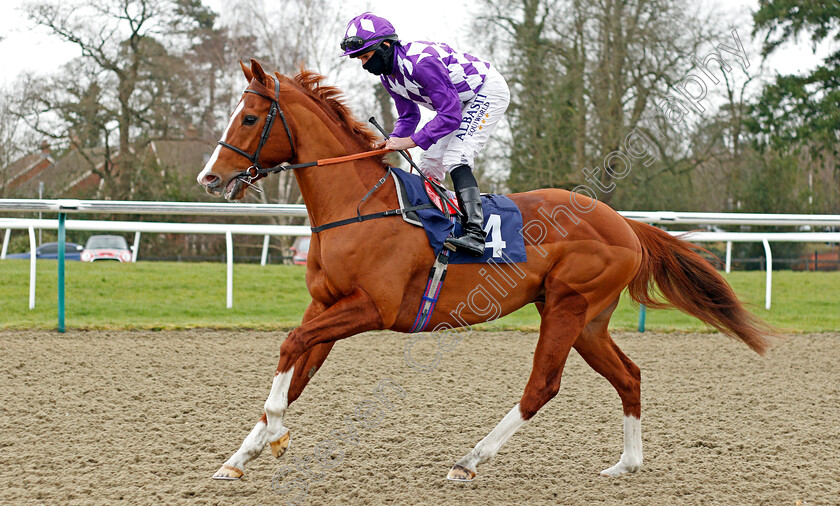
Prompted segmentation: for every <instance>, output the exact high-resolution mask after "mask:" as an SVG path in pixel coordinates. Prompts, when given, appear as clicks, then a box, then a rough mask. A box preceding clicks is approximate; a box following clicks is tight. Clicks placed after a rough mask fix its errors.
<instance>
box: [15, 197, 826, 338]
mask: <svg viewBox="0 0 840 506" xmlns="http://www.w3.org/2000/svg"><path fill="white" fill-rule="evenodd" d="M3 211H6V212H48V213H58V220H22V219H3V218H0V228H5V229H6V234H5V236H4V239H3V248H2V252H0V258H3V257H5V254H6V248H7V245H8V240H9V233H10V231H11V229H26V230H28V231H29V239H30V245H31V250H32V254H31V255H30V262H31V264H30V265H31V267H30V308H34V304H35V255H34V251H35V246H36V244H35V234H34V230H35V229H36V228H49V229H57V230H58V238H59V262H58V263H59V265H58V277H59V279H58V290H59V294H58V295H59V297H58V299H59V325H58V329H59V331H61V332H63V331H64V232H65V229H67V228H69V229H72V230H108V231H119V232H134V233H135V248H134V259H135V260H136V254H137V247H136V246H137V242H138V241H139V237H140V233H141V232H147V233H190V234H193V233H207V234H222V233H223V234H225V238H226V245H227V307H228V308H231V307H233V242H232V236H233V234H250V235H264V236H265V241H264V243H263V261H262V263H263V265H264V264H265V255H266V251H267V244H268V237H269V236H271V235H309V233H310V232H309V227H295V226H282V225H245V224H241V225H233V224H230V225H227V224H226V225H216V224H200V223H188V224H187V223H151V222H118V221H89V220H73V221H70V222H67V221H66V214H68V213H98V214H158V215H161V214H166V215H172V214H177V215H215V216H220V215H221V216H307V212H306V207H305V206H303V205H292V204H209V203H207V204H205V203H195V202H135V201H116V200H107V201H100V200H36V199H0V212H3ZM620 214H621V215H622V216H624V217H626V218H631V219H634V220H637V221H641V222H645V223H655V224H698V225H699V224H705V225H765V226H773V225H775V226H811V227H813V226H840V215H801V214H750V213H681V212H668V211H656V212H636V211H625V212H620ZM670 233H671V234H673V235H681V234H685V232H670ZM686 239H688V240H690V241H692V242H726V272H729V271H730V267H731V253H732V243H733V242H761V243H762V244H763V245H764V251H765V254H766V256H767V279H766V293H765V307H766V308H767V309H770V302H771V293H772V271H773V266H772V263H773V261H772V258H773V257H772V251H771V249H770V244H769V243H770V242H838V243H840V232H766V233H764V232H757V233H746V232H692V233H690V234H689V235H688V236H687V237H686ZM643 322H644V312H642V313H640V329H641V328H643V325H644V323H643Z"/></svg>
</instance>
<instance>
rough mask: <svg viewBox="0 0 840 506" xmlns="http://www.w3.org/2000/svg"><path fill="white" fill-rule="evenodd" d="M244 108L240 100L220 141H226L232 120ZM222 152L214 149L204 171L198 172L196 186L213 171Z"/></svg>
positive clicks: (243, 102) (243, 101)
mask: <svg viewBox="0 0 840 506" xmlns="http://www.w3.org/2000/svg"><path fill="white" fill-rule="evenodd" d="M244 107H245V100H240V101H239V105H237V106H236V109H234V110H233V113H232V114H231V115H230V121H228V124H227V126H226V127H225V131H224V132H222V136H221V138H219V140H220V141H225V140H227V134H228V130H230V127H231V125H233V120H235V119H236V117H237V116H238V115H239V113H240V112H242V109H243V108H244ZM221 150H222V146H216V149H215V150H214V151H213V154H212V155H211V156H210V159H209V160H207V163H206V164H205V165H204V169H202V170H201V172H199V174H198V176H197V177H196V179H198V184H203V183H202V182H201V180H202V179H203V178H204V175H205V174H207V173H208V172H210V171H211V170H213V165H214V164H215V163H216V159H218V158H219V153H220V152H221Z"/></svg>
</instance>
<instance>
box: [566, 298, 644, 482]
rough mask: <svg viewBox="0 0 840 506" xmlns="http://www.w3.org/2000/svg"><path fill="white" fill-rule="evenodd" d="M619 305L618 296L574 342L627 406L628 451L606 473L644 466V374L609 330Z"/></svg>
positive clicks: (615, 474)
mask: <svg viewBox="0 0 840 506" xmlns="http://www.w3.org/2000/svg"><path fill="white" fill-rule="evenodd" d="M616 305H618V299H616V301H615V302H614V303H613V304H612V305H611V306H610V307H609V308H607V309H606V310H604V311H603V312H602V313H601V314H600V315H598V316H596V317H595V319H594V320H592V321H591V322H590V323H589V324H588V325H587V326H586V328H584V330H583V332H582V333H581V335H580V337H579V338H578V339H577V341H575V345H574V347H575V350H577V352H578V353H579V354H580V356H581V357H583V359H584V360H585V361H586V363H587V364H589V365H590V367H592V368H593V369H595V371H596V372H598V373H599V374H600V375H602V376H603V377H605V378H606V379H607V381H609V382H610V384H612V386H613V387H614V388H615V389H616V391H617V392H618V395H619V396H620V397H621V404H622V406H623V408H624V452H623V453H622V454H621V459H620V460H619V461H618V463H617V464H616V465H614V466H612V467H610V468H609V469H604V470H603V471H601V474H602V475H603V476H620V475H622V474H625V473H632V472H636V471H638V470H639V468H641V467H642V422H641V414H642V407H641V401H640V398H641V375H640V374H639V368H638V367H637V366H636V364H634V363H633V362H632V361H631V360H630V359H629V358H627V355H625V354H624V353H623V352H622V351H621V350H620V349H619V348H618V346H617V345H616V344H615V342H614V341H613V340H612V338H611V337H610V334H609V332H608V330H607V324H608V323H609V321H610V316H612V312H613V311H614V310H615V307H616Z"/></svg>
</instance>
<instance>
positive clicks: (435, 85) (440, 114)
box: [411, 58, 461, 149]
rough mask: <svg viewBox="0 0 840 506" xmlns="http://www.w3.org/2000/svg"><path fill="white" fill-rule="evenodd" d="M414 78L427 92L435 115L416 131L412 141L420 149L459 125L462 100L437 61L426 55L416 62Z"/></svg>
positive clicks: (427, 146)
mask: <svg viewBox="0 0 840 506" xmlns="http://www.w3.org/2000/svg"><path fill="white" fill-rule="evenodd" d="M414 79H415V80H416V81H417V84H419V85H421V86H422V87H423V89H424V90H425V91H426V93H427V94H428V95H429V98H430V99H431V101H432V107H433V108H434V110H435V112H436V113H437V114H436V115H435V117H434V118H432V119H431V121H429V122H428V123H426V125H425V126H423V128H421V129H420V130H419V131H417V132H415V133H414V134H413V135H412V136H411V140H413V141H414V142H415V143H416V144H417V145H418V146H420V147H421V148H423V149H429V146H431V145H432V144H434V143H435V142H437V141H438V140H440V139H442V138H443V137H445V136H447V135H449V134H451V133H452V132H454V131H455V130H456V129H457V128H458V126H459V125H460V124H461V99H460V98H459V97H458V91H457V90H456V89H455V85H453V84H452V80H451V79H450V78H449V72H448V71H447V70H446V68H445V67H444V66H443V64H442V63H441V62H440V60H437V59H435V58H426V59H425V60H422V61H420V62H418V63H417V67H416V70H415V72H414Z"/></svg>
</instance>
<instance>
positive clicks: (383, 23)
mask: <svg viewBox="0 0 840 506" xmlns="http://www.w3.org/2000/svg"><path fill="white" fill-rule="evenodd" d="M386 40H394V41H395V40H399V39H398V37H397V34H396V32H395V30H394V25H392V24H391V23H390V21H388V20H387V19H385V18H380V17H379V16H377V15H375V14H371V13H370V12H365V13H364V14H359V15H358V16H356V17H355V18H353V19H351V20H350V22H349V23H347V30H346V31H345V32H344V39H343V40H342V41H341V50H342V51H344V54H342V55H341V56H351V57H354V56H358V55H361V54H364V53H367V52H368V51H371V50H374V49H376V48H378V47H379V45H380V44H382V42H384V41H386Z"/></svg>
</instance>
